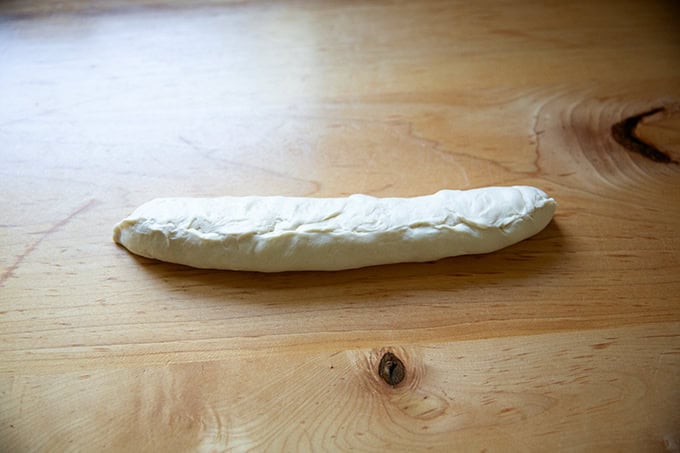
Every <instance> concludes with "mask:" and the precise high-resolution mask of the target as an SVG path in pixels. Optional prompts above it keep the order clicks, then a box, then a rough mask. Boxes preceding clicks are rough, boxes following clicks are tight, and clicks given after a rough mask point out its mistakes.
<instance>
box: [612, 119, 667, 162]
mask: <svg viewBox="0 0 680 453" xmlns="http://www.w3.org/2000/svg"><path fill="white" fill-rule="evenodd" d="M665 110H666V109H665V108H664V107H657V108H654V109H651V110H648V111H646V112H643V113H640V114H638V115H633V116H630V117H628V118H625V119H624V120H623V121H620V122H618V123H616V124H614V125H613V126H612V137H613V138H614V140H615V141H616V143H618V144H619V145H621V146H623V147H624V148H626V149H627V150H629V151H634V152H636V153H639V154H642V155H643V156H645V157H646V158H648V159H651V160H653V161H654V162H660V163H665V164H670V163H674V164H677V163H678V162H676V161H674V160H673V159H671V156H669V155H668V154H666V153H665V152H663V151H661V150H660V149H658V148H657V147H656V146H654V145H651V144H649V143H646V142H644V141H643V140H640V138H638V137H637V135H635V129H636V128H637V125H638V124H639V123H640V121H642V120H643V119H644V118H646V117H648V116H652V115H655V114H657V113H659V112H664V111H665Z"/></svg>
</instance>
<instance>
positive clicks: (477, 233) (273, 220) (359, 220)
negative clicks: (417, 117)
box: [113, 186, 556, 272]
mask: <svg viewBox="0 0 680 453" xmlns="http://www.w3.org/2000/svg"><path fill="white" fill-rule="evenodd" d="M555 206H556V203H555V201H554V200H553V199H552V198H550V197H548V196H547V195H546V194H545V193H544V192H542V191H541V190H539V189H536V188H534V187H528V186H514V187H487V188H481V189H473V190H464V191H461V190H442V191H439V192H437V193H435V194H433V195H426V196H421V197H413V198H375V197H371V196H368V195H351V196H349V197H346V198H296V197H280V196H275V197H219V198H159V199H156V200H152V201H150V202H148V203H145V204H143V205H142V206H140V207H139V208H137V209H136V210H135V211H134V212H133V213H132V214H131V215H130V216H129V217H128V218H126V219H124V220H123V221H121V222H120V223H119V224H118V225H116V227H115V228H114V235H113V239H114V241H116V242H117V243H119V244H121V245H123V246H125V247H126V248H127V249H128V250H130V251H131V252H133V253H136V254H138V255H142V256H145V257H148V258H156V259H159V260H163V261H169V262H172V263H179V264H185V265H188V266H193V267H198V268H207V269H231V270H249V271H260V272H280V271H294V270H329V271H330V270H340V269H351V268H357V267H364V266H372V265H377V264H388V263H398V262H423V261H434V260H438V259H441V258H445V257H449V256H456V255H465V254H473V253H488V252H492V251H495V250H498V249H501V248H503V247H507V246H509V245H511V244H514V243H516V242H519V241H521V240H523V239H526V238H528V237H530V236H532V235H534V234H536V233H538V232H539V231H541V230H542V229H543V228H544V227H545V226H546V225H547V224H548V223H549V222H550V219H551V218H552V215H553V212H554V211H555Z"/></svg>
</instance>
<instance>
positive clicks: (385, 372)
mask: <svg viewBox="0 0 680 453" xmlns="http://www.w3.org/2000/svg"><path fill="white" fill-rule="evenodd" d="M378 375H380V377H381V378H382V379H383V381H385V382H387V383H388V384H389V385H392V386H394V385H397V384H399V383H400V382H401V381H403V380H404V377H405V376H406V369H405V367H404V363H403V362H402V361H401V360H400V359H399V357H397V356H396V355H394V354H392V353H391V352H386V353H385V354H384V355H383V356H382V359H380V364H379V365H378Z"/></svg>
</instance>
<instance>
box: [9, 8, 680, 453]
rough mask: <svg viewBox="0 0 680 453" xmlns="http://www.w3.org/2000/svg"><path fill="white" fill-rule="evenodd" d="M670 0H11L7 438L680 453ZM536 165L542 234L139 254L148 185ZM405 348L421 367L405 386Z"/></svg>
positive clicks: (225, 189)
mask: <svg viewBox="0 0 680 453" xmlns="http://www.w3.org/2000/svg"><path fill="white" fill-rule="evenodd" d="M677 18H678V9H677V7H675V6H673V5H672V2H635V1H630V2H620V1H616V2H614V1H602V2H590V1H578V2H460V3H458V2H446V1H422V2H370V3H368V2H366V3H361V2H359V3H357V2H292V1H291V2H248V1H246V2H233V1H218V0H215V1H203V2H199V3H195V4H193V5H187V3H185V2H177V1H153V0H144V1H140V2H137V1H131V0H130V1H115V2H86V1H65V2H37V1H21V2H20V1H7V2H2V3H0V201H1V204H0V208H1V211H0V246H1V247H2V249H1V250H2V253H1V254H0V451H247V450H253V451H328V450H340V451H346V450H352V449H354V450H360V451H385V450H387V449H390V450H395V451H417V450H421V449H422V450H425V449H432V450H434V451H478V450H484V449H486V450H488V451H550V450H567V451H680V415H678V414H680V411H678V408H679V407H680V390H679V389H680V235H679V234H678V231H680V165H679V164H677V163H666V164H664V163H659V162H654V161H652V160H650V159H648V158H646V157H644V156H643V155H641V154H637V153H635V152H632V151H630V150H627V149H625V148H624V147H622V146H620V145H619V144H617V143H616V142H615V141H614V139H613V138H612V133H611V127H612V125H614V124H615V123H618V122H620V121H622V120H623V119H624V118H627V117H631V116H634V115H637V114H641V113H644V112H646V111H650V110H652V109H654V108H657V107H664V108H665V110H664V111H663V112H660V113H657V114H654V115H651V116H649V117H646V118H644V119H643V120H642V121H641V122H640V123H639V124H638V126H637V128H635V131H634V134H635V136H637V137H639V138H641V139H642V140H644V141H645V142H647V143H651V144H652V145H654V146H656V147H657V148H659V149H660V150H662V151H663V152H665V153H666V155H667V156H668V157H669V159H671V160H674V161H676V162H677V161H680V148H679V143H680V142H679V140H678V137H680V114H679V113H678V112H679V111H680V58H679V57H678V56H679V55H680V42H679V41H678V33H677V28H678V27H677ZM507 184H532V185H536V186H538V187H541V188H543V189H544V190H546V191H547V192H549V193H550V194H551V195H552V196H554V197H555V198H556V199H557V201H558V203H559V208H558V211H557V213H556V216H555V220H554V221H553V222H552V223H551V224H550V225H549V226H548V227H547V228H546V229H545V230H544V231H543V232H541V233H540V234H539V235H537V236H536V237H534V238H532V239H530V240H527V241H525V242H522V243H520V244H517V245H516V246H513V247H511V248H508V249H506V250H502V251H500V252H498V253H494V254H490V255H486V256H474V257H459V258H453V259H447V260H442V261H439V262H436V263H428V264H399V265H391V266H379V267H373V268H367V269H358V270H352V271H344V272H336V273H289V274H273V275H260V274H256V273H238V272H214V271H202V270H195V269H189V268H184V267H181V266H176V265H170V264H165V263H159V262H155V261H152V260H147V259H143V258H137V257H134V256H132V255H130V254H128V253H127V252H126V251H125V250H124V249H122V248H119V247H117V246H116V245H115V244H113V242H112V241H111V232H112V231H111V230H112V226H113V224H115V222H117V221H118V220H120V219H121V218H122V217H124V216H125V215H127V214H128V213H129V212H130V211H131V210H132V209H134V208H135V207H136V206H138V205H139V204H141V203H143V202H145V201H147V200H149V199H151V198H154V197H158V196H187V195H190V196H213V195H223V194H228V195H246V194H260V195H266V194H281V195H308V196H337V195H346V194H350V193H355V192H363V193H369V194H372V195H378V196H406V195H416V194H425V193H431V192H434V191H436V190H439V189H442V188H469V187H479V186H485V185H507ZM387 351H391V352H393V353H394V354H396V355H397V356H398V357H399V358H400V359H401V360H402V361H403V363H404V364H405V369H406V378H405V379H404V381H403V382H401V383H400V384H398V385H397V386H395V387H391V386H389V385H388V384H386V383H385V382H383V381H382V380H381V378H380V377H379V376H378V363H379V361H380V358H381V356H382V354H383V353H384V352H387Z"/></svg>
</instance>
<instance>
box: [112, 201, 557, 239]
mask: <svg viewBox="0 0 680 453" xmlns="http://www.w3.org/2000/svg"><path fill="white" fill-rule="evenodd" d="M544 205H545V202H543V203H542V204H541V205H537V206H535V208H534V209H532V210H531V211H529V212H526V213H518V214H515V215H513V216H510V217H506V218H505V219H504V221H503V222H502V223H500V224H498V225H494V224H481V223H479V222H475V221H473V220H471V219H468V218H466V217H462V216H460V215H456V214H455V213H454V215H456V218H457V220H458V221H457V222H455V223H451V224H435V223H431V222H419V223H417V224H415V225H414V224H411V225H399V226H397V227H393V228H387V229H375V230H360V229H356V228H354V229H349V230H346V229H337V228H329V229H327V230H326V229H322V228H314V229H308V230H304V229H302V228H303V227H304V226H305V225H311V224H310V223H302V224H299V225H297V226H296V227H295V228H294V229H292V228H289V229H276V224H274V225H273V226H272V227H271V228H269V229H268V230H262V231H251V232H243V233H226V234H221V233H218V232H214V231H212V232H203V231H200V230H198V229H196V228H187V227H180V226H178V225H177V224H175V223H162V224H155V223H154V222H153V219H148V218H140V219H136V220H134V221H124V222H122V223H121V226H122V228H125V227H126V226H128V225H129V226H131V227H132V228H134V229H136V230H137V231H138V232H140V231H139V230H140V229H144V230H147V231H148V232H149V233H156V232H159V233H162V234H164V235H165V236H166V237H169V238H170V237H182V236H184V237H186V236H191V237H195V238H198V239H201V240H203V241H210V242H222V241H223V240H224V238H226V237H239V238H247V237H254V236H259V237H267V238H274V237H284V236H287V235H290V234H329V235H339V236H342V235H371V234H376V233H405V232H407V231H418V230H423V229H436V230H455V229H456V227H458V226H459V225H465V226H467V227H469V228H471V229H473V230H485V229H494V228H496V229H500V230H503V231H506V230H508V229H512V226H513V225H514V224H515V223H517V222H520V221H523V220H527V219H532V217H531V214H533V213H534V212H535V211H536V210H537V209H539V208H541V207H542V206H544ZM340 214H341V213H337V214H336V215H334V216H332V217H330V218H335V217H337V216H338V215H340ZM447 217H448V215H447ZM330 218H324V221H325V220H330ZM195 220H196V219H192V221H191V222H190V223H189V224H190V225H191V224H192V223H193V222H194V221H195ZM208 223H210V222H208ZM319 223H321V222H314V224H319ZM138 227H141V228H138Z"/></svg>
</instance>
